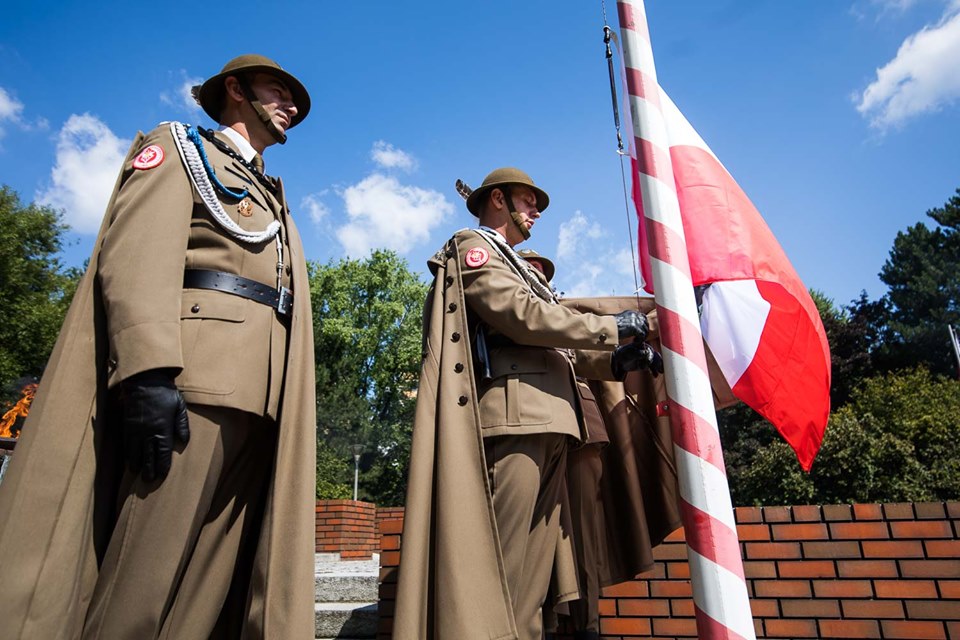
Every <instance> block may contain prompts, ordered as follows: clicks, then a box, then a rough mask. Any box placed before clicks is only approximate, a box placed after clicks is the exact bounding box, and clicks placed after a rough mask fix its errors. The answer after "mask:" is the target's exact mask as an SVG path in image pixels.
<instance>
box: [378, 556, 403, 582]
mask: <svg viewBox="0 0 960 640" xmlns="http://www.w3.org/2000/svg"><path fill="white" fill-rule="evenodd" d="M380 557H381V559H382V558H383V556H380ZM398 573H399V570H398V568H397V567H385V566H383V562H382V561H381V563H380V583H381V584H383V583H384V582H396V581H397V574H398Z"/></svg>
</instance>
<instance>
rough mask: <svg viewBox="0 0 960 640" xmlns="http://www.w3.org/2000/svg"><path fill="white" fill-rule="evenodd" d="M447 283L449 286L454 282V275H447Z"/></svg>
mask: <svg viewBox="0 0 960 640" xmlns="http://www.w3.org/2000/svg"><path fill="white" fill-rule="evenodd" d="M446 283H447V285H448V286H449V285H451V284H453V276H447V278H446Z"/></svg>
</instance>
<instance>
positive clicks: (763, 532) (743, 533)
mask: <svg viewBox="0 0 960 640" xmlns="http://www.w3.org/2000/svg"><path fill="white" fill-rule="evenodd" d="M737 538H739V539H740V542H746V541H748V540H749V541H757V540H769V539H770V526H769V525H766V524H741V525H737Z"/></svg>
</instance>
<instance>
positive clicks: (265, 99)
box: [250, 73, 297, 132]
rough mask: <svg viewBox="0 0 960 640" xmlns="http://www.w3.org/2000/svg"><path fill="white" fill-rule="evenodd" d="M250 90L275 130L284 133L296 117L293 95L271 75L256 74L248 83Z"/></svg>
mask: <svg viewBox="0 0 960 640" xmlns="http://www.w3.org/2000/svg"><path fill="white" fill-rule="evenodd" d="M250 89H251V90H252V91H253V93H254V95H256V96H257V99H258V100H260V104H262V105H263V108H264V110H266V112H267V113H268V114H269V115H270V119H271V120H273V123H274V124H275V125H277V128H278V129H280V131H283V132H286V130H287V129H289V128H290V123H291V122H293V117H294V116H295V115H297V106H296V105H295V104H293V95H292V94H291V93H290V89H288V88H287V85H285V84H284V83H283V82H282V81H280V80H279V79H277V78H275V77H273V76H271V75H268V74H266V73H257V74H256V75H254V77H253V81H251V83H250Z"/></svg>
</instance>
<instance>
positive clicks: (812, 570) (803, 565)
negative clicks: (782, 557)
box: [777, 560, 837, 578]
mask: <svg viewBox="0 0 960 640" xmlns="http://www.w3.org/2000/svg"><path fill="white" fill-rule="evenodd" d="M777 567H778V568H779V570H780V577H781V578H835V577H836V576H837V570H836V568H835V567H834V566H833V560H806V561H799V562H792V561H791V562H778V563H777Z"/></svg>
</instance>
